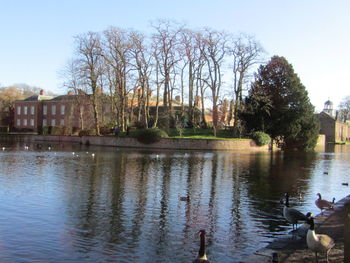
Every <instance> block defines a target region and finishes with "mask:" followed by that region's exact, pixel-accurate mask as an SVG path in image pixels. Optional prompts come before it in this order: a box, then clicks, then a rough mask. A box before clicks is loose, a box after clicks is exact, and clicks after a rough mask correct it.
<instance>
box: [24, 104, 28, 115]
mask: <svg viewBox="0 0 350 263" xmlns="http://www.w3.org/2000/svg"><path fill="white" fill-rule="evenodd" d="M27 114H28V107H27V106H24V115H27Z"/></svg>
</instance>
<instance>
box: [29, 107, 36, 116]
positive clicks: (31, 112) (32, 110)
mask: <svg viewBox="0 0 350 263" xmlns="http://www.w3.org/2000/svg"><path fill="white" fill-rule="evenodd" d="M34 112H35V108H34V106H30V114H32V115H34Z"/></svg>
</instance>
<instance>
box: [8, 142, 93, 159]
mask: <svg viewBox="0 0 350 263" xmlns="http://www.w3.org/2000/svg"><path fill="white" fill-rule="evenodd" d="M36 147H37V148H38V149H42V148H43V145H42V144H37V145H36ZM2 150H3V151H5V150H6V147H5V146H3V147H2ZM24 150H29V146H28V145H25V146H24ZM47 150H49V151H51V150H52V146H51V145H49V146H47ZM86 154H88V155H91V157H93V158H94V157H95V154H94V153H89V152H86ZM72 155H73V156H75V157H79V154H76V153H75V152H72Z"/></svg>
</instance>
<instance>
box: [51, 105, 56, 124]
mask: <svg viewBox="0 0 350 263" xmlns="http://www.w3.org/2000/svg"><path fill="white" fill-rule="evenodd" d="M51 114H52V115H56V105H52V106H51ZM52 126H53V125H52Z"/></svg>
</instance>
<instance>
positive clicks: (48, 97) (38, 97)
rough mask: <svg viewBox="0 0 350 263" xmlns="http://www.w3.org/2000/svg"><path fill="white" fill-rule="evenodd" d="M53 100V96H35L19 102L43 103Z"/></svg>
mask: <svg viewBox="0 0 350 263" xmlns="http://www.w3.org/2000/svg"><path fill="white" fill-rule="evenodd" d="M52 98H53V97H52V96H45V95H33V96H30V97H28V98H26V99H24V100H18V101H42V100H51V99H52Z"/></svg>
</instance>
